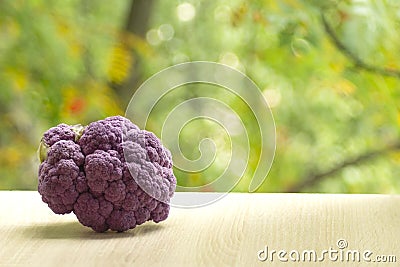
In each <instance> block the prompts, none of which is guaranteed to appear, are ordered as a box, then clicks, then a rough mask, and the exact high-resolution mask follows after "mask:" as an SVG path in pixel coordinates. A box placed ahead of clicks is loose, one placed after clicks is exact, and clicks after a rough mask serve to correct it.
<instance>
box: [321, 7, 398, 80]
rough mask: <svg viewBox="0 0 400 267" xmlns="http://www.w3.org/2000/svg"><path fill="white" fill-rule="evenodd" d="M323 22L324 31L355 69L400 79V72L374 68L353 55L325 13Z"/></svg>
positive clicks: (322, 15) (322, 14)
mask: <svg viewBox="0 0 400 267" xmlns="http://www.w3.org/2000/svg"><path fill="white" fill-rule="evenodd" d="M321 20H322V24H323V25H324V29H325V32H326V34H327V35H328V36H329V38H330V39H331V41H332V43H333V44H334V45H335V46H336V48H337V49H338V50H339V51H340V52H341V53H342V54H343V55H345V56H346V57H347V58H348V59H350V61H352V62H353V63H354V65H355V67H357V68H360V69H364V70H366V71H369V72H373V73H377V74H380V75H384V76H391V77H395V78H399V79H400V70H396V69H389V68H382V67H379V66H374V65H371V64H368V63H366V62H365V61H363V60H362V59H361V58H360V57H358V56H357V55H356V54H355V53H353V52H352V51H351V50H350V49H349V48H348V47H347V46H346V45H345V44H344V43H343V42H342V41H341V40H340V39H339V37H338V36H337V35H336V33H335V30H334V29H333V28H332V26H331V25H330V24H329V22H328V21H327V19H326V17H325V15H324V13H321Z"/></svg>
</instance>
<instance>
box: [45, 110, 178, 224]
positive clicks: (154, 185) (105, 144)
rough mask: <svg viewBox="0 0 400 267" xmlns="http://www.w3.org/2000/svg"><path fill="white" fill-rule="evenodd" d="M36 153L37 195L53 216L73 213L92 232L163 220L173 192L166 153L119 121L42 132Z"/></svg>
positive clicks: (123, 120)
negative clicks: (37, 168)
mask: <svg viewBox="0 0 400 267" xmlns="http://www.w3.org/2000/svg"><path fill="white" fill-rule="evenodd" d="M38 153H39V158H40V161H41V164H40V166H39V184H38V191H39V193H40V195H41V196H42V200H43V201H44V202H45V203H47V205H48V206H49V208H50V209H51V210H52V211H53V212H55V213H57V214H66V213H70V212H74V213H75V215H76V217H77V218H78V220H79V222H81V223H82V224H83V225H85V226H88V227H91V228H92V229H93V230H95V231H97V232H104V231H107V230H108V229H111V230H113V231H118V232H122V231H126V230H128V229H132V228H135V227H136V225H140V224H142V223H144V222H146V221H149V220H152V221H154V222H156V223H158V222H160V221H163V220H165V219H166V218H167V217H168V214H169V208H170V206H169V201H170V198H171V197H172V196H173V194H174V191H175V188H176V178H175V176H174V174H173V172H172V157H171V153H170V152H169V150H167V149H166V148H165V147H164V146H163V145H162V144H161V142H160V140H159V139H158V138H157V137H156V136H155V135H154V134H153V133H151V132H148V131H145V130H140V129H139V128H138V127H137V126H136V125H135V124H133V123H132V122H131V121H130V120H128V119H126V118H124V117H121V116H114V117H109V118H106V119H104V120H99V121H96V122H92V123H90V124H89V125H88V126H86V127H83V126H81V125H74V126H70V125H66V124H59V125H58V126H56V127H53V128H50V129H49V130H48V131H46V132H45V133H44V135H43V138H42V141H41V143H40V146H39V151H38Z"/></svg>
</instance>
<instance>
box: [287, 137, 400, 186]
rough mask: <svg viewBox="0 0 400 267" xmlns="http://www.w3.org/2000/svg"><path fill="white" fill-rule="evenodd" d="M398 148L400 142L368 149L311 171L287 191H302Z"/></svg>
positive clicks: (399, 148)
mask: <svg viewBox="0 0 400 267" xmlns="http://www.w3.org/2000/svg"><path fill="white" fill-rule="evenodd" d="M396 150H400V142H398V143H394V144H390V145H388V146H386V147H384V148H381V149H376V150H372V151H367V152H365V153H363V154H361V155H359V156H357V157H355V158H352V159H346V160H344V161H343V162H341V163H339V164H338V165H336V166H334V167H333V168H331V169H329V170H326V171H322V172H311V173H309V174H308V175H306V176H305V177H304V178H303V179H301V180H300V182H299V183H298V184H295V185H293V186H291V187H289V188H288V189H287V190H285V192H287V193H296V192H300V191H302V190H304V189H307V188H310V187H312V186H314V185H315V184H317V183H319V182H320V181H322V180H324V179H325V178H327V177H329V176H332V175H334V174H337V173H338V172H340V171H342V170H343V169H344V168H346V167H348V166H351V165H360V164H364V163H365V162H367V161H369V160H373V159H374V158H377V157H380V156H382V155H385V154H387V153H389V152H393V151H396Z"/></svg>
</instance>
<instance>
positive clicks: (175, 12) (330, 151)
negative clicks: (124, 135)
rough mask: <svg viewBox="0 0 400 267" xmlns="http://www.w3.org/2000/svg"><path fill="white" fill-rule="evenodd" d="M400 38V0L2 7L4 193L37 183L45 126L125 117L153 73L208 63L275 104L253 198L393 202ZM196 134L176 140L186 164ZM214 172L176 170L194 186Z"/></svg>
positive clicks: (0, 167)
mask: <svg viewBox="0 0 400 267" xmlns="http://www.w3.org/2000/svg"><path fill="white" fill-rule="evenodd" d="M399 31H400V1H397V0H386V1H385V0H376V1H370V0H352V1H351V0H347V1H334V0H328V1H317V0H315V1H300V0H297V1H296V0H281V1H259V0H254V1H244V0H217V1H205V0H185V1H167V0H133V1H132V0H116V1H112V3H111V2H110V1H104V0H98V1H89V0H80V1H78V0H68V1H56V0H25V1H22V0H15V1H11V0H6V1H0V120H1V124H0V189H35V188H36V186H37V167H38V160H37V159H36V148H37V145H38V143H39V141H40V138H41V135H42V133H43V132H44V131H45V130H46V129H47V128H49V127H51V126H54V125H56V124H58V123H61V122H65V123H69V124H77V123H82V124H86V123H88V122H90V121H93V120H98V119H102V118H104V117H106V116H111V115H115V114H120V115H123V114H124V112H125V108H126V105H127V102H128V101H129V98H130V97H131V96H132V94H133V93H134V92H135V90H136V89H137V88H138V86H139V85H140V84H141V83H142V82H143V81H144V80H145V79H147V78H149V77H150V76H151V75H152V74H154V73H156V72H158V71H160V70H162V69H163V68H165V67H168V66H171V65H174V64H177V63H181V62H186V61H194V60H208V61H216V62H221V63H224V64H227V65H229V66H232V67H234V68H237V69H239V70H240V71H242V72H244V73H246V74H247V75H248V76H249V77H250V78H251V79H253V80H254V82H255V83H256V84H257V85H258V86H259V87H260V88H261V90H262V91H263V94H264V96H265V98H266V99H267V101H268V102H269V104H270V106H271V108H272V112H273V114H274V117H275V122H276V129H277V150H276V155H275V160H274V164H273V166H272V168H271V171H270V173H269V176H268V179H267V180H266V181H265V182H264V184H263V185H262V186H261V187H260V188H259V190H258V191H260V192H296V191H301V192H340V193H399V192H400V167H399V162H400V151H399V149H400V139H399V137H400V136H399V134H400V131H399V130H400V104H399V103H400V56H399V55H400V32H399ZM195 95H196V90H195V89H194V90H189V92H188V90H186V91H185V93H181V95H179V97H181V98H182V99H184V98H190V97H191V96H195ZM179 97H176V98H173V97H172V98H171V101H173V99H180V98H179ZM229 97H230V96H226V99H229ZM229 101H238V100H235V99H231V100H229ZM239 102H240V101H238V108H239V109H242V110H241V114H249V115H248V116H250V117H251V114H250V113H249V112H247V113H246V110H245V109H246V107H242V108H241V106H240V103H239ZM239 112H240V111H239ZM156 114H157V113H156ZM159 114H162V111H160V112H159ZM152 121H153V123H152V124H150V125H149V130H154V131H156V132H157V130H156V129H153V128H157V116H154V119H153V120H152ZM205 123H207V122H205ZM204 126H205V124H204V123H202V124H200V123H198V124H196V123H195V124H194V125H192V126H191V128H190V129H189V130H187V131H186V133H185V131H183V133H182V134H183V137H182V149H183V151H186V152H187V153H188V155H189V156H188V157H189V158H190V157H191V156H190V155H191V154H192V156H193V157H196V155H195V154H196V153H198V150H197V144H194V143H196V140H197V137H198V136H199V135H196V133H198V132H201V131H202V130H204V129H207V131H208V132H211V133H212V132H213V130H210V129H208V128H207V127H204ZM246 126H247V127H249V129H251V128H252V127H253V126H254V125H253V126H252V124H251V123H249V124H248V125H246ZM210 128H212V125H211V126H210ZM217 132H218V131H217V130H216V133H217ZM254 134H256V133H254ZM192 138H193V139H192ZM222 141H223V140H222ZM222 141H221V142H222ZM257 146H258V144H257V143H254V142H253V143H252V147H253V148H254V149H256V150H257ZM220 153H224V146H222V149H221V151H220ZM222 155H223V154H222ZM254 156H255V157H256V156H257V153H256V152H255V153H254V154H253V157H251V158H250V161H249V163H250V165H249V168H248V170H247V171H246V175H245V179H243V181H242V182H240V183H239V184H238V185H237V187H236V188H235V190H236V191H247V186H248V181H249V179H248V177H251V174H252V172H253V171H254V168H255V165H256V164H257V161H256V160H255V158H254ZM214 171H215V172H218V166H217V167H215V168H214V169H210V170H209V171H208V172H207V173H191V174H185V173H181V172H179V171H178V170H176V175H177V177H178V181H179V183H180V184H182V185H196V184H204V183H206V182H207V179H208V178H207V177H212V175H213V172H214ZM210 190H213V189H212V188H211V189H210ZM215 190H217V189H215Z"/></svg>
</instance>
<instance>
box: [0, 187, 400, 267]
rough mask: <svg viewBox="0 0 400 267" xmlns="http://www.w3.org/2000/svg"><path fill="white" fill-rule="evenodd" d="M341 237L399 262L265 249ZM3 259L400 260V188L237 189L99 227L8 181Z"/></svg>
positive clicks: (2, 200)
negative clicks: (125, 227) (157, 215)
mask: <svg viewBox="0 0 400 267" xmlns="http://www.w3.org/2000/svg"><path fill="white" fill-rule="evenodd" d="M178 194H187V197H190V198H193V197H196V194H191V193H178ZM184 197H186V196H184ZM339 239H345V240H346V241H347V242H348V248H347V249H352V250H359V251H364V250H371V251H372V252H373V253H374V254H373V255H372V256H371V257H372V258H373V257H374V256H376V255H378V254H379V255H395V256H397V262H396V263H377V262H370V263H365V262H359V263H353V262H350V263H349V262H340V261H339V262H332V261H330V260H328V259H325V260H324V261H323V262H316V263H315V262H312V263H309V262H291V261H289V262H280V261H279V260H277V259H276V258H275V259H274V261H273V262H271V261H269V259H268V260H266V261H264V262H262V261H260V260H259V259H258V257H257V253H258V251H260V250H261V249H263V248H264V247H265V246H266V245H267V246H268V248H269V249H270V250H271V249H274V250H281V249H284V250H286V251H288V252H289V251H291V250H298V251H300V252H302V251H303V250H316V251H322V250H324V249H329V248H333V249H338V248H337V244H336V242H337V240H339ZM0 266H346V267H347V266H400V196H385V195H323V194H239V193H236V194H234V193H233V194H229V195H228V196H227V197H225V198H223V199H222V200H220V201H218V202H217V203H214V204H212V205H209V206H206V207H203V208H197V209H177V208H173V209H172V210H171V213H170V217H169V218H168V219H167V220H166V221H164V222H162V223H159V224H155V223H149V222H148V223H146V224H144V225H141V226H139V227H137V228H135V229H133V230H130V231H128V232H125V233H114V232H106V233H103V234H99V233H95V232H93V231H92V230H91V229H89V228H86V227H84V226H82V225H80V224H79V223H78V222H77V220H76V218H75V216H74V215H73V214H72V215H64V216H60V215H55V214H53V213H52V212H51V211H50V209H48V208H47V206H46V204H44V203H42V202H41V200H40V196H39V194H38V193H37V192H17V191H15V192H8V191H0Z"/></svg>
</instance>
